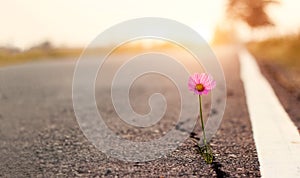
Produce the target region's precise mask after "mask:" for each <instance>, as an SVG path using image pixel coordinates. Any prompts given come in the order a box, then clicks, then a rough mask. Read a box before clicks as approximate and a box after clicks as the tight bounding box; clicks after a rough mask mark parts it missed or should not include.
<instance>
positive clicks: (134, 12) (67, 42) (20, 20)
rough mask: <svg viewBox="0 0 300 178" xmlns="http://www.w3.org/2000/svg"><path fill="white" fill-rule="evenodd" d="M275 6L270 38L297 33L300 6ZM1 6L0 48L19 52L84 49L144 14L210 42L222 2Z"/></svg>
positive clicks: (16, 0) (285, 2) (287, 0)
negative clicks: (107, 31)
mask: <svg viewBox="0 0 300 178" xmlns="http://www.w3.org/2000/svg"><path fill="white" fill-rule="evenodd" d="M280 2H281V4H280V5H273V6H270V7H269V8H268V12H269V14H270V16H271V17H272V19H273V20H274V22H275V23H276V25H277V26H276V29H275V30H273V31H274V32H273V34H279V35H280V34H287V33H296V32H299V31H300V23H299V21H298V19H299V18H300V13H298V11H297V7H299V6H300V2H297V1H293V0H282V1H280ZM3 4H4V5H2V6H1V7H0V20H1V22H2V30H1V31H0V46H8V47H17V48H20V49H21V50H24V49H28V48H30V47H32V46H36V45H38V44H40V43H42V42H44V41H49V42H51V44H53V45H54V46H66V47H84V46H86V45H87V44H88V43H89V42H90V41H92V40H93V39H94V37H95V36H97V35H98V34H99V33H101V32H102V31H104V30H105V29H107V28H109V27H111V26H113V25H115V24H117V23H120V22H122V21H125V20H129V19H132V18H141V17H149V16H153V17H162V18H170V19H173V20H176V21H178V22H181V23H183V24H186V25H188V26H190V27H191V28H193V29H194V30H195V31H197V32H198V33H199V34H200V35H201V36H203V38H204V39H205V40H206V41H208V42H209V41H211V40H212V37H213V32H214V29H215V27H216V26H217V25H218V24H220V22H223V21H224V16H225V5H226V1H225V0H222V1H219V0H213V1H211V2H210V3H206V4H205V5H203V4H204V3H201V2H199V1H197V0H193V1H191V2H189V3H185V2H181V1H175V2H174V1H171V0H167V1H163V2H160V1H158V0H154V1H151V2H140V1H138V0H130V1H126V2H119V1H116V0H113V1H109V2H105V3H104V2H101V1H97V0H92V1H89V2H84V1H71V0H67V1H62V2H61V1H58V0H55V1H43V2H36V1H34V0H28V1H26V2H24V1H20V0H11V1H4V2H3ZM70 4H72V6H70ZM115 4H118V6H116V5H115ZM170 4H172V6H170ZM133 7H139V8H133ZM12 9H15V10H12ZM66 9H68V10H66ZM153 9H155V10H153ZM212 9H213V10H212ZM7 17H9V18H7ZM207 17H209V18H207ZM20 29H21V30H20ZM243 31H244V30H243ZM245 31H247V30H245ZM246 33H247V32H246ZM244 36H247V34H245V35H244Z"/></svg>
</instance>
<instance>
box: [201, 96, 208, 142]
mask: <svg viewBox="0 0 300 178" xmlns="http://www.w3.org/2000/svg"><path fill="white" fill-rule="evenodd" d="M199 106H200V120H201V126H202V132H203V142H204V145H205V146H206V136H205V130H204V122H203V115H202V99H201V95H199Z"/></svg>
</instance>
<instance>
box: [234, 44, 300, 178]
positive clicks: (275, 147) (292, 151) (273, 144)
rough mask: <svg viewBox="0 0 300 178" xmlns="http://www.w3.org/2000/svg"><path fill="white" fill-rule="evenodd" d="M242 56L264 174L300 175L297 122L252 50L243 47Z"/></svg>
mask: <svg viewBox="0 0 300 178" xmlns="http://www.w3.org/2000/svg"><path fill="white" fill-rule="evenodd" d="M239 59H240V66H241V78H242V80H243V83H244V88H245V93H246V100H247V105H248V110H249V114H250V119H251V123H252V130H253V135H254V141H255V145H256V149H257V153H258V160H259V162H260V172H261V175H262V177H266V178H274V177H275V178H276V177H279V178H285V177H286V178H293V177H298V178H299V177H300V136H299V133H298V130H297V128H296V126H295V125H294V123H293V122H292V121H291V119H290V118H289V116H288V114H287V113H286V112H285V110H284V109H283V107H282V105H281V104H280V102H279V100H278V98H277V97H276V95H275V93H274V91H273V89H272V87H271V86H270V84H269V83H268V81H267V80H266V79H265V77H264V76H263V75H262V74H261V72H260V70H259V67H258V65H257V64H256V62H255V59H254V58H253V57H252V56H251V54H250V53H249V52H248V51H246V50H245V49H244V50H241V52H240V53H239Z"/></svg>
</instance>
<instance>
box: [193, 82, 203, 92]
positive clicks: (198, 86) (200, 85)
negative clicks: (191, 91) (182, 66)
mask: <svg viewBox="0 0 300 178" xmlns="http://www.w3.org/2000/svg"><path fill="white" fill-rule="evenodd" d="M195 88H196V90H198V91H200V92H201V91H203V90H204V86H203V85H202V84H201V83H199V84H197V85H196V87H195Z"/></svg>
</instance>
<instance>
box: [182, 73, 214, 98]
mask: <svg viewBox="0 0 300 178" xmlns="http://www.w3.org/2000/svg"><path fill="white" fill-rule="evenodd" d="M215 86H216V81H215V80H214V79H213V78H212V76H211V75H209V74H206V73H201V74H198V73H195V74H194V75H191V76H190V77H189V83H188V87H189V90H191V91H193V92H194V93H195V94H197V95H203V94H205V95H207V94H208V93H209V92H210V91H211V90H212V89H213V88H214V87H215Z"/></svg>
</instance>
